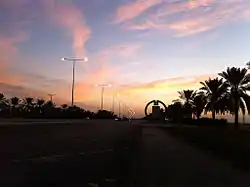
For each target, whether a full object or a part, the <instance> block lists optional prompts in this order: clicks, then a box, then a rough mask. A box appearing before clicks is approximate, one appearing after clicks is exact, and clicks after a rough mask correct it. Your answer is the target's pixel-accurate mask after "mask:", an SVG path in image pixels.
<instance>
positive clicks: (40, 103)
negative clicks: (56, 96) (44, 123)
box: [36, 99, 45, 114]
mask: <svg viewBox="0 0 250 187" xmlns="http://www.w3.org/2000/svg"><path fill="white" fill-rule="evenodd" d="M44 105H45V100H44V99H37V100H36V107H37V108H38V110H39V114H41V113H42V110H43V107H44Z"/></svg>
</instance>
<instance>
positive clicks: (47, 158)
mask: <svg viewBox="0 0 250 187" xmlns="http://www.w3.org/2000/svg"><path fill="white" fill-rule="evenodd" d="M123 150H129V148H128V147H124V148H123ZM114 151H115V150H114V149H102V150H97V151H92V152H90V153H87V152H80V153H77V154H76V155H88V154H89V155H95V154H101V153H107V152H114ZM70 156H74V155H51V156H41V157H35V158H28V159H24V160H26V161H32V162H36V161H47V162H48V161H50V162H51V161H57V160H60V159H66V158H67V157H70ZM22 161H23V160H18V159H15V160H12V161H11V162H13V163H21V162H22Z"/></svg>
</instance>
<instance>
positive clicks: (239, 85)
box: [219, 67, 250, 128]
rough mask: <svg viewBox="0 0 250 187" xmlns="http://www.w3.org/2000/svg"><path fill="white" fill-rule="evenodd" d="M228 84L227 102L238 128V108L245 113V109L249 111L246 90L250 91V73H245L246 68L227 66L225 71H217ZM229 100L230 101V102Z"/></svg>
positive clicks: (249, 103) (248, 99)
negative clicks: (229, 104)
mask: <svg viewBox="0 0 250 187" xmlns="http://www.w3.org/2000/svg"><path fill="white" fill-rule="evenodd" d="M219 75H220V76H221V77H223V78H224V79H225V81H226V84H227V85H228V86H229V90H230V91H229V97H228V98H230V99H229V100H228V102H229V103H231V110H232V112H233V113H234V124H235V126H236V128H238V124H239V123H238V120H239V109H241V110H242V113H243V115H245V112H246V110H247V111H248V113H250V96H249V95H248V94H247V91H250V86H249V83H250V74H247V69H246V68H243V69H241V68H236V67H232V68H227V70H226V71H223V72H222V73H219ZM230 101H231V102H230Z"/></svg>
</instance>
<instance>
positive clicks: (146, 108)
mask: <svg viewBox="0 0 250 187" xmlns="http://www.w3.org/2000/svg"><path fill="white" fill-rule="evenodd" d="M159 103H160V104H162V105H163V106H164V108H165V111H167V106H166V105H165V103H163V102H162V101H160V100H152V101H150V102H149V103H148V104H147V105H146V106H145V109H144V113H145V115H146V116H147V117H148V116H149V114H148V112H147V111H148V107H149V105H151V104H153V105H154V106H158V105H159Z"/></svg>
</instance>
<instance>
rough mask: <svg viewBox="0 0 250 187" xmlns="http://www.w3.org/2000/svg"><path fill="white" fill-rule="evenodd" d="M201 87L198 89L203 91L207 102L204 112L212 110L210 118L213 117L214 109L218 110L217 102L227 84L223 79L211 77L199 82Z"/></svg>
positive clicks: (223, 93)
mask: <svg viewBox="0 0 250 187" xmlns="http://www.w3.org/2000/svg"><path fill="white" fill-rule="evenodd" d="M200 83H201V84H202V86H203V87H201V88H200V90H202V91H205V96H206V98H207V104H206V106H205V112H207V111H212V118H213V120H214V119H215V115H216V111H218V110H219V102H220V101H221V100H222V99H223V98H224V97H225V95H226V93H227V87H228V85H227V84H225V83H224V82H223V79H218V78H215V79H211V78H209V79H208V80H206V81H204V82H200Z"/></svg>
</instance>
